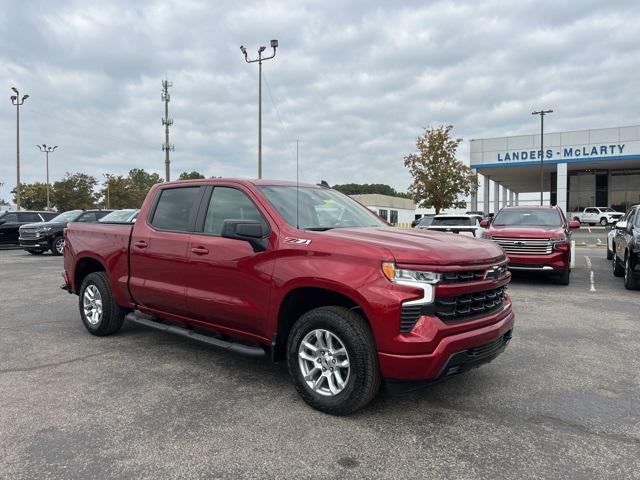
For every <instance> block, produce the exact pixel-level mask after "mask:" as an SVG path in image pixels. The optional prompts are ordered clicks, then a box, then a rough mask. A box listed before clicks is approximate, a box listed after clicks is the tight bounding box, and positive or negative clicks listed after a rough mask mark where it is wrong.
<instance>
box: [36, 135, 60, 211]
mask: <svg viewBox="0 0 640 480" xmlns="http://www.w3.org/2000/svg"><path fill="white" fill-rule="evenodd" d="M36 147H38V150H40V151H41V152H44V154H45V156H46V158H47V160H46V165H47V211H48V210H50V209H51V206H50V203H49V154H50V153H51V152H53V151H54V150H55V149H56V148H58V146H57V145H56V146H55V147H50V146H49V147H47V146H46V145H45V144H44V143H43V144H42V145H36Z"/></svg>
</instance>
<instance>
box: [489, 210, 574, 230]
mask: <svg viewBox="0 0 640 480" xmlns="http://www.w3.org/2000/svg"><path fill="white" fill-rule="evenodd" d="M493 225H494V226H498V227H500V226H505V225H532V226H539V227H560V226H562V218H560V214H559V213H558V211H557V210H555V209H553V210H551V209H549V210H541V209H536V210H533V209H532V210H524V209H521V210H502V211H500V212H498V215H496V217H495V219H494V220H493Z"/></svg>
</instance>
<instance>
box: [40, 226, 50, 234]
mask: <svg viewBox="0 0 640 480" xmlns="http://www.w3.org/2000/svg"><path fill="white" fill-rule="evenodd" d="M51 229H52V227H43V228H42V229H41V230H40V232H41V233H49V232H50V231H51Z"/></svg>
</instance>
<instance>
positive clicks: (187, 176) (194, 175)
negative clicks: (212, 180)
mask: <svg viewBox="0 0 640 480" xmlns="http://www.w3.org/2000/svg"><path fill="white" fill-rule="evenodd" d="M198 178H205V176H204V175H202V174H201V173H200V172H196V171H195V170H194V171H193V172H182V173H181V174H180V177H178V180H197V179H198Z"/></svg>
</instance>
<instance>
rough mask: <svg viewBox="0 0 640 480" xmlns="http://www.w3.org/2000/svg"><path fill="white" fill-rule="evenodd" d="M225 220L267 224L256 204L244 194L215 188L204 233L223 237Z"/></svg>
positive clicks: (223, 188)
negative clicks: (253, 221) (252, 221)
mask: <svg viewBox="0 0 640 480" xmlns="http://www.w3.org/2000/svg"><path fill="white" fill-rule="evenodd" d="M225 220H256V221H258V222H261V223H262V224H263V227H264V229H265V230H266V229H267V228H268V227H267V224H266V222H265V220H264V218H263V217H262V214H260V211H259V210H258V208H257V207H256V206H255V204H254V203H253V202H252V201H251V199H249V197H247V195H246V194H245V193H244V192H241V191H240V190H238V189H236V188H231V187H215V188H214V189H213V193H212V194H211V200H210V201H209V208H208V209H207V216H206V217H205V221H204V229H203V231H204V233H208V234H211V235H221V234H222V227H223V225H224V221H225Z"/></svg>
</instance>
